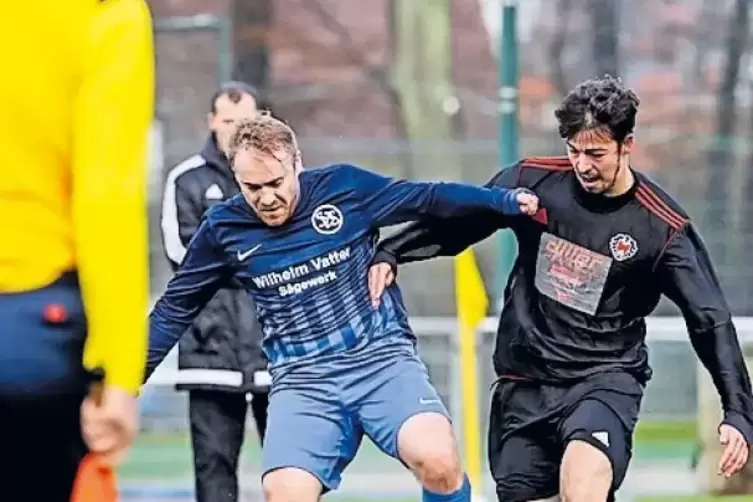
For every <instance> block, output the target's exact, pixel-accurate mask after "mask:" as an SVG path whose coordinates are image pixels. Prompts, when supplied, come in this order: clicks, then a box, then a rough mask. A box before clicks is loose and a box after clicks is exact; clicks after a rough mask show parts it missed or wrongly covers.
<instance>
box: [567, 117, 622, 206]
mask: <svg viewBox="0 0 753 502" xmlns="http://www.w3.org/2000/svg"><path fill="white" fill-rule="evenodd" d="M632 145H633V138H632V137H629V138H627V139H626V140H625V141H623V142H622V148H620V145H619V143H617V141H615V140H614V139H612V138H611V137H610V136H609V135H608V134H606V133H604V132H602V131H599V130H593V129H591V130H587V131H583V132H581V133H579V134H577V135H576V136H575V137H574V138H572V139H570V140H568V141H567V156H568V157H569V158H570V163H571V164H572V165H573V169H574V170H575V175H576V176H577V178H578V182H579V183H580V185H581V186H582V187H583V189H584V190H586V191H587V192H590V193H596V194H604V195H610V194H611V192H612V191H614V190H615V189H619V188H621V185H620V183H618V182H619V179H618V178H619V177H621V176H623V175H626V174H627V173H628V171H629V170H628V169H627V166H623V167H625V168H624V169H620V167H619V166H620V163H621V162H622V163H623V164H626V163H627V158H628V157H627V156H628V155H629V154H630V149H631V148H632Z"/></svg>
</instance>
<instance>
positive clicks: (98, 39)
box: [0, 0, 154, 391]
mask: <svg viewBox="0 0 753 502" xmlns="http://www.w3.org/2000/svg"><path fill="white" fill-rule="evenodd" d="M6 3H7V5H4V6H3V9H2V10H3V12H2V14H1V15H0V47H2V48H3V49H2V58H0V65H2V68H3V72H2V77H0V221H2V223H1V224H0V227H1V228H2V231H1V232H0V292H19V291H27V290H32V289H36V288H39V287H42V286H45V285H47V284H49V283H51V282H53V281H54V280H55V279H57V278H58V277H59V276H60V275H61V274H62V273H63V272H64V271H66V270H74V269H75V270H77V271H78V275H79V280H80V283H81V293H82V297H83V301H84V306H85V309H86V315H87V322H88V338H87V343H86V350H85V353H84V364H85V366H87V367H89V368H92V367H96V366H101V367H103V368H104V370H105V372H106V375H107V383H108V384H110V385H117V386H120V387H123V388H125V389H128V390H131V391H136V390H137V389H138V387H139V385H140V384H141V380H142V375H143V371H144V365H145V357H146V342H147V324H146V314H147V301H148V261H147V259H148V258H147V257H148V248H147V212H146V207H147V206H146V190H147V142H148V132H149V126H150V123H151V120H152V118H153V108H154V49H153V38H152V37H153V35H152V24H151V17H150V14H149V10H148V8H147V6H146V4H145V3H144V1H143V0H26V1H23V2H15V1H14V2H6Z"/></svg>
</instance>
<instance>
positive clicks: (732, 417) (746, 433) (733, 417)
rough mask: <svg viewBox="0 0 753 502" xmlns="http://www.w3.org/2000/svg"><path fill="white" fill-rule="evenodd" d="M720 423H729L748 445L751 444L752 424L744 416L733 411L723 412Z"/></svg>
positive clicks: (752, 437)
mask: <svg viewBox="0 0 753 502" xmlns="http://www.w3.org/2000/svg"><path fill="white" fill-rule="evenodd" d="M722 424H725V425H730V426H732V427H734V428H735V429H737V430H738V431H740V434H742V435H743V437H744V438H745V441H746V442H747V443H748V444H749V445H753V425H752V424H751V423H750V421H749V420H748V419H746V418H745V417H744V416H742V415H740V414H739V413H735V412H728V413H725V414H724V420H723V421H722Z"/></svg>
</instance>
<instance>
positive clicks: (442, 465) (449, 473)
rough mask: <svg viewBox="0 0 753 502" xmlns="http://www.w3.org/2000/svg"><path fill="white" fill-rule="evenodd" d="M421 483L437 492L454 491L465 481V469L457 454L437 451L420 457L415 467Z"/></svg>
mask: <svg viewBox="0 0 753 502" xmlns="http://www.w3.org/2000/svg"><path fill="white" fill-rule="evenodd" d="M414 471H415V473H416V475H417V476H418V478H419V479H420V480H421V485H423V487H424V488H426V489H427V490H430V491H432V492H436V493H452V492H454V491H457V490H458V489H460V487H461V486H462V483H463V471H462V469H461V468H460V462H459V461H458V459H457V457H456V456H455V455H452V454H450V453H436V454H431V455H427V456H426V457H424V458H422V459H420V460H419V461H418V462H417V463H416V466H415V468H414Z"/></svg>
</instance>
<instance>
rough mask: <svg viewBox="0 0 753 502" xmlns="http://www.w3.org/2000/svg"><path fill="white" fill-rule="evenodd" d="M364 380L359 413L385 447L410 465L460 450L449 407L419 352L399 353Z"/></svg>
mask: <svg viewBox="0 0 753 502" xmlns="http://www.w3.org/2000/svg"><path fill="white" fill-rule="evenodd" d="M363 382H364V383H363V384H362V389H361V392H360V396H359V399H358V402H357V410H358V416H359V418H360V421H361V425H362V427H363V429H364V431H365V432H366V434H367V435H368V436H369V437H370V438H371V440H372V441H374V443H375V444H376V445H377V446H378V447H379V448H380V449H381V450H382V451H383V452H385V453H386V454H388V455H390V456H392V457H394V458H399V459H400V460H402V461H403V462H405V463H407V464H408V465H409V466H411V467H413V464H415V463H416V462H418V461H420V459H421V458H423V457H426V456H429V455H441V456H447V455H449V456H455V455H456V446H455V440H454V437H453V433H452V427H451V425H450V420H449V413H448V412H447V408H446V407H445V405H444V404H443V403H442V399H441V398H440V397H439V394H438V393H437V391H436V389H435V388H434V386H433V385H432V384H431V382H430V381H429V374H428V371H427V370H426V366H425V365H424V364H423V362H421V360H420V359H419V358H418V356H417V355H415V353H413V352H409V351H405V352H401V353H399V354H398V355H396V356H395V357H394V359H393V360H392V361H391V363H390V364H389V365H387V366H383V367H380V368H377V369H376V370H375V371H373V373H372V374H370V375H369V378H366V379H363Z"/></svg>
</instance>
